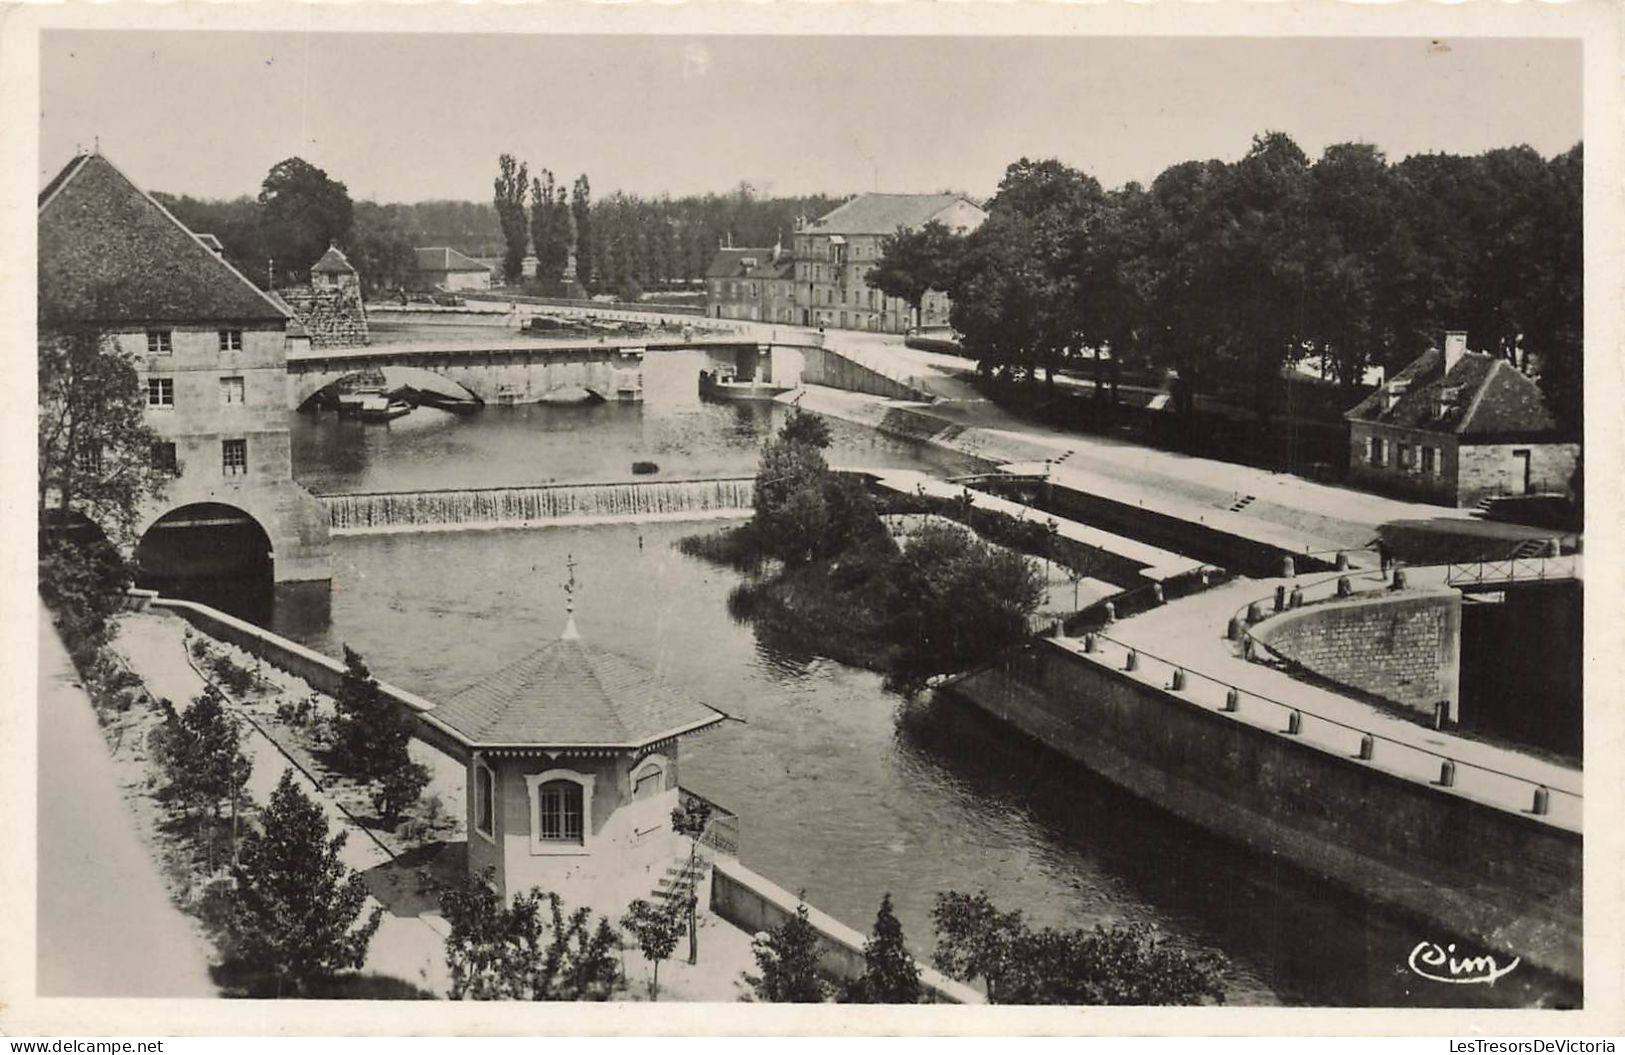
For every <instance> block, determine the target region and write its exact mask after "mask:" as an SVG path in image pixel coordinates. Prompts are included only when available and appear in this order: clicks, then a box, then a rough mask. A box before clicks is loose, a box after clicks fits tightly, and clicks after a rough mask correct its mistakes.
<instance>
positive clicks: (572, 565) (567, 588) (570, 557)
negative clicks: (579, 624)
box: [559, 553, 581, 641]
mask: <svg viewBox="0 0 1625 1055" xmlns="http://www.w3.org/2000/svg"><path fill="white" fill-rule="evenodd" d="M564 566H565V568H567V569H569V572H570V577H569V578H568V579H567V580H565V583H564V633H562V634H560V635H559V637H560V638H561V639H563V640H565V641H579V640H581V633H580V631H578V630H576V558H575V554H573V553H571V554H567V555H566V556H565V558H564Z"/></svg>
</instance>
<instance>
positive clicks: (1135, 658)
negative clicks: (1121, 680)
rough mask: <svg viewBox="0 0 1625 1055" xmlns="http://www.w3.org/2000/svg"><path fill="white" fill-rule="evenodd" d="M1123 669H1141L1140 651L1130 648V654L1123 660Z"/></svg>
mask: <svg viewBox="0 0 1625 1055" xmlns="http://www.w3.org/2000/svg"><path fill="white" fill-rule="evenodd" d="M1123 669H1124V670H1139V669H1140V654H1139V653H1138V652H1136V651H1134V650H1133V649H1132V648H1131V649H1129V650H1128V656H1127V657H1126V658H1125V659H1124V660H1123Z"/></svg>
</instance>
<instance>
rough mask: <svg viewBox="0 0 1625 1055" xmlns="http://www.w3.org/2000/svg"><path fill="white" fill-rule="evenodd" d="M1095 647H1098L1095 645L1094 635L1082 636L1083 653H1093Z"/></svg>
mask: <svg viewBox="0 0 1625 1055" xmlns="http://www.w3.org/2000/svg"><path fill="white" fill-rule="evenodd" d="M1097 647H1098V646H1097V645H1096V644H1095V635H1093V634H1084V635H1083V650H1084V651H1085V652H1093V651H1095V649H1096V648H1097Z"/></svg>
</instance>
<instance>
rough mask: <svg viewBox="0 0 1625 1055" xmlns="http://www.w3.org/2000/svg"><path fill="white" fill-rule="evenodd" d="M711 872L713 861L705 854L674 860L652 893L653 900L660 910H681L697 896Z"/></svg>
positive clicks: (684, 856)
mask: <svg viewBox="0 0 1625 1055" xmlns="http://www.w3.org/2000/svg"><path fill="white" fill-rule="evenodd" d="M710 871H711V861H710V858H709V857H707V856H706V855H705V854H704V852H701V853H698V854H694V855H689V854H684V855H683V856H681V857H677V858H674V859H673V860H672V862H671V863H670V864H668V865H667V866H666V873H665V875H662V876H661V877H660V879H659V881H658V882H657V883H656V884H655V888H654V890H653V891H651V892H650V895H651V900H652V901H653V902H654V904H655V906H656V907H658V908H670V909H672V910H673V911H677V910H680V909H681V908H682V907H683V906H685V905H687V904H688V899H689V898H691V897H694V896H695V893H694V892H695V891H696V890H697V889H698V888H699V885H700V884H701V883H703V882H704V881H705V879H706V877H707V876H708V875H709V874H710Z"/></svg>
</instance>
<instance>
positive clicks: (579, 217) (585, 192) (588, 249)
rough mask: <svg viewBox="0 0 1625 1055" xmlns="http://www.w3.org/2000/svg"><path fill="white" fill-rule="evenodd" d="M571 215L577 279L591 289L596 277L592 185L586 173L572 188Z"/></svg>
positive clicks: (583, 285)
mask: <svg viewBox="0 0 1625 1055" xmlns="http://www.w3.org/2000/svg"><path fill="white" fill-rule="evenodd" d="M570 215H571V216H573V217H574V218H575V228H576V281H577V282H579V283H581V285H582V287H583V288H584V289H591V288H592V280H593V277H594V276H593V237H592V185H591V184H589V183H588V182H587V175H586V173H582V174H581V175H580V176H577V177H576V181H575V186H573V187H571V188H570Z"/></svg>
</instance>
